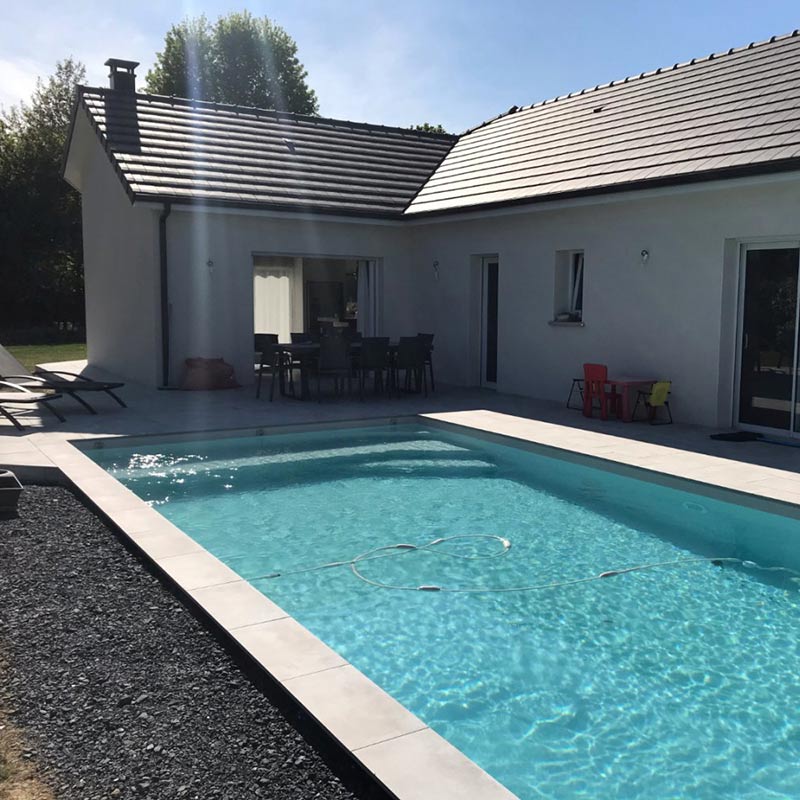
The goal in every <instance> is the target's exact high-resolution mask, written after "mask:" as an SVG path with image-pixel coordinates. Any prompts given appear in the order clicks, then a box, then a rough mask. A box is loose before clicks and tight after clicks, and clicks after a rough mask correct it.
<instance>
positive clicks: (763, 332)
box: [738, 242, 800, 434]
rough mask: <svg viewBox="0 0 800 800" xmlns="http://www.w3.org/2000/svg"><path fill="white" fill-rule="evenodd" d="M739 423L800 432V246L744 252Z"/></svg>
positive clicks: (762, 247)
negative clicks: (799, 361) (799, 365)
mask: <svg viewBox="0 0 800 800" xmlns="http://www.w3.org/2000/svg"><path fill="white" fill-rule="evenodd" d="M743 257H744V263H743V277H742V279H743V282H744V283H743V287H742V300H741V317H740V319H741V326H740V333H741V338H740V343H739V344H740V347H739V352H740V358H739V417H738V418H739V423H740V424H741V425H743V426H746V427H754V428H767V429H772V430H776V431H781V432H783V433H788V434H793V433H796V432H798V431H800V414H799V413H798V404H797V401H798V396H797V389H798V387H797V358H798V346H797V344H798V342H797V339H798V326H797V315H798V292H797V288H798V271H799V270H800V242H788V243H776V244H773V245H765V244H760V245H749V246H747V247H745V249H744V254H743Z"/></svg>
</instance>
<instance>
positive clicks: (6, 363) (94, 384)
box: [0, 345, 127, 414]
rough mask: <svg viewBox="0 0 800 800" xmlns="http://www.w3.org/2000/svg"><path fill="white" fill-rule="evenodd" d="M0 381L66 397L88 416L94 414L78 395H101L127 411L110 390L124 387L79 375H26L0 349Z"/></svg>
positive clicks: (52, 372) (59, 372)
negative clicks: (114, 401) (109, 398)
mask: <svg viewBox="0 0 800 800" xmlns="http://www.w3.org/2000/svg"><path fill="white" fill-rule="evenodd" d="M0 379H2V380H4V381H7V382H8V383H12V384H14V385H15V386H24V387H25V388H26V389H31V390H37V389H38V390H43V389H49V390H52V391H54V392H58V393H59V394H66V395H69V396H70V397H72V398H73V399H74V400H77V402H79V403H80V404H81V405H82V406H83V407H84V408H85V409H86V410H87V411H88V412H89V413H90V414H96V413H97V411H96V410H95V409H94V408H93V407H92V406H91V405H89V403H88V402H87V401H86V400H85V398H83V397H81V395H82V394H85V393H87V392H103V393H104V394H107V395H109V397H112V398H114V400H116V401H117V403H119V404H120V405H121V406H122V407H123V408H127V406H126V405H125V403H124V402H123V401H122V398H120V397H119V395H117V394H115V393H114V389H119V388H120V387H122V386H124V385H125V384H124V383H117V382H110V381H95V380H91V379H90V378H86V377H84V376H83V375H76V374H75V373H72V372H64V371H62V370H44V369H37V370H36V372H29V371H28V370H27V369H25V367H23V366H22V364H20V362H19V361H17V359H16V358H14V356H12V355H11V353H9V352H8V350H6V349H5V348H4V347H3V346H2V345H0Z"/></svg>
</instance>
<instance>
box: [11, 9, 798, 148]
mask: <svg viewBox="0 0 800 800" xmlns="http://www.w3.org/2000/svg"><path fill="white" fill-rule="evenodd" d="M0 8H2V19H3V23H2V25H0V106H3V107H6V108H7V107H8V106H10V105H12V104H15V103H18V102H19V101H20V100H24V99H26V98H28V97H29V96H30V94H31V92H32V90H33V88H34V87H35V83H36V78H37V76H42V77H46V76H47V75H49V74H50V73H52V71H53V68H54V66H55V62H56V61H58V60H59V59H62V58H65V57H67V56H73V57H75V58H76V59H78V60H80V61H82V62H83V63H84V64H85V65H86V68H87V73H88V83H90V84H92V85H96V86H105V85H107V83H108V77H107V68H106V67H104V66H103V62H104V61H105V60H106V59H107V58H109V57H114V58H124V59H129V60H133V61H140V62H141V66H140V67H139V69H138V71H137V74H138V83H137V85H138V86H139V87H143V86H144V82H145V81H144V78H145V75H146V73H147V70H148V69H149V68H150V66H151V65H152V63H153V61H154V59H155V55H156V53H157V51H158V50H159V49H161V46H162V44H163V41H164V34H165V33H166V31H167V30H168V29H169V27H170V26H171V25H172V24H173V23H175V22H178V21H179V20H180V19H182V18H183V17H185V16H187V15H189V16H194V15H198V14H201V13H205V14H206V16H208V17H209V18H211V19H212V20H213V19H216V18H217V17H218V16H220V15H222V14H225V13H227V12H229V11H239V10H242V9H243V8H247V9H248V10H249V11H251V12H252V13H253V14H256V15H266V16H269V17H270V18H271V19H272V20H273V21H274V22H277V23H278V24H279V25H281V26H282V27H283V28H284V29H285V30H286V31H287V32H288V33H289V34H290V35H291V36H292V37H293V38H294V39H295V41H296V42H297V45H298V56H299V58H300V60H301V61H302V62H303V64H304V65H305V67H306V69H307V70H308V82H309V84H310V86H311V87H312V88H313V89H314V90H315V91H316V92H317V95H318V98H319V101H320V113H321V114H323V115H324V116H328V117H335V118H339V119H349V120H356V121H365V122H373V123H379V124H384V125H402V126H408V125H412V124H416V123H421V122H430V123H434V124H435V123H439V124H442V125H444V126H445V128H446V129H447V130H449V131H452V132H460V131H462V130H464V129H466V128H469V127H472V126H474V125H477V124H479V123H480V122H482V121H484V120H486V119H489V118H491V117H493V116H495V115H496V114H499V113H501V112H503V111H506V110H508V108H510V107H511V106H512V105H527V104H530V103H534V102H538V101H540V100H545V99H549V98H552V97H555V96H556V95H560V94H565V93H567V92H570V91H577V90H579V89H582V88H585V87H590V86H594V85H596V84H598V83H605V82H607V81H610V80H615V79H618V78H623V77H625V76H627V75H635V74H638V73H640V72H643V71H646V70H650V69H655V68H657V67H661V66H667V65H671V64H673V63H675V62H676V61H684V60H688V59H691V58H694V57H699V56H705V55H708V54H709V53H711V52H719V51H722V50H727V49H728V48H730V47H734V46H740V45H745V44H748V43H749V42H751V41H757V40H761V39H766V38H769V37H770V36H772V35H775V34H783V33H789V32H791V31H792V30H793V29H795V28H800V6H799V5H798V3H797V0H760V1H759V2H754V0H694V1H693V2H688V1H687V0H668V1H667V2H658V0H640V1H638V2H635V1H634V0H617V2H611V1H610V0H608V1H601V0H595V2H592V1H591V0H569V2H567V1H566V0H561V1H560V2H559V0H550V1H549V2H539V0H529V2H523V1H522V0H486V1H484V0H474V1H473V2H468V1H467V0H461V2H459V0H402V2H398V0H394V1H387V0H373V1H372V2H367V0H271V2H260V1H259V2H254V1H253V0H238V2H228V1H227V0H184V2H163V1H162V2H157V0H128V1H127V2H119V0H102V2H101V1H100V0H72V1H71V2H51V1H50V0H39V2H37V3H25V2H19V0H17V1H14V0H0Z"/></svg>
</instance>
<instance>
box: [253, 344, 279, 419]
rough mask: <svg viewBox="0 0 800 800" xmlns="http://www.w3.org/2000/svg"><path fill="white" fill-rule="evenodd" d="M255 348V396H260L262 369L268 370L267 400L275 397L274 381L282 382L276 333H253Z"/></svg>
mask: <svg viewBox="0 0 800 800" xmlns="http://www.w3.org/2000/svg"><path fill="white" fill-rule="evenodd" d="M254 344H255V350H256V353H258V354H259V363H258V382H257V383H256V397H261V380H262V378H263V377H264V371H265V370H269V374H270V378H271V383H270V387H269V401H270V403H271V402H272V400H273V398H274V397H275V382H276V379H277V381H278V382H280V383H282V382H283V380H284V377H283V368H284V364H283V354H282V353H281V350H280V348H279V347H278V334H277V333H257V334H255V342H254Z"/></svg>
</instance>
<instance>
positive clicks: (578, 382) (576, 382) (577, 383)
mask: <svg viewBox="0 0 800 800" xmlns="http://www.w3.org/2000/svg"><path fill="white" fill-rule="evenodd" d="M576 389H577V390H578V394H579V395H580V397H581V403H580V405H578V406H573V405H571V403H572V395H573V394H575V390H576ZM567 408H571V409H572V410H573V411H582V410H583V378H573V379H572V386H570V389H569V394H568V395H567Z"/></svg>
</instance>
